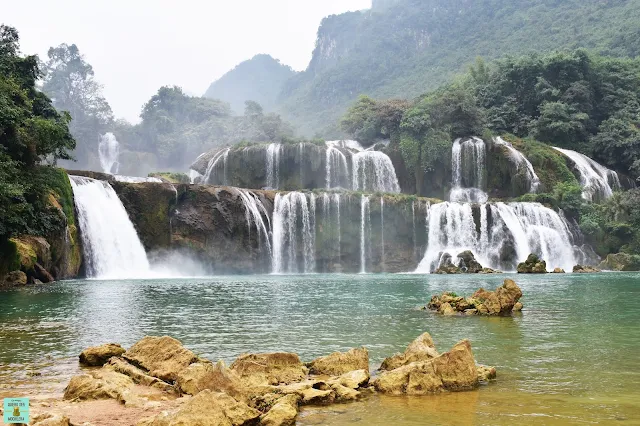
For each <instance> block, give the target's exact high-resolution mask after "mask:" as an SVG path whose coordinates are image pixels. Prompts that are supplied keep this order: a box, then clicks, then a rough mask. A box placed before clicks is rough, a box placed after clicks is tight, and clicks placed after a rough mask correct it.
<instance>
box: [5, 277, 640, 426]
mask: <svg viewBox="0 0 640 426" xmlns="http://www.w3.org/2000/svg"><path fill="white" fill-rule="evenodd" d="M639 278H640V275H638V274H599V275H582V276H579V275H546V276H542V277H540V276H535V277H534V276H517V277H515V279H516V281H517V282H518V284H519V285H520V287H521V288H522V289H523V292H524V294H525V296H524V297H523V302H524V304H525V311H524V312H523V313H522V314H521V315H517V316H514V317H505V318H480V317H472V318H462V317H454V318H449V317H440V316H437V315H434V314H432V313H430V312H425V311H421V310H420V309H419V308H420V307H421V306H424V305H425V304H426V303H427V302H428V300H429V298H430V296H431V295H432V294H435V293H439V292H442V291H445V290H452V291H455V292H456V293H458V294H460V295H463V294H464V295H470V294H472V293H473V292H474V291H475V290H476V289H477V288H478V287H480V286H483V287H485V288H488V289H492V290H493V289H495V287H497V286H498V285H500V284H501V282H502V280H503V279H504V276H482V277H480V276H455V277H447V276H416V275H307V276H249V277H215V278H206V279H193V280H150V281H67V282H62V283H57V284H54V285H50V286H46V285H45V286H37V287H27V288H24V289H19V290H13V291H8V292H3V293H0V394H2V393H3V392H4V393H6V392H9V391H11V390H12V389H14V390H15V389H20V390H25V391H27V390H29V389H31V388H36V389H37V390H39V391H42V390H43V389H45V390H47V389H56V390H59V389H60V386H64V384H63V383H65V382H66V381H67V380H68V377H69V376H70V375H71V374H73V373H75V372H76V369H77V367H76V363H75V356H77V354H78V353H79V352H80V351H81V350H82V349H83V348H85V347H87V346H91V345H96V344H101V343H105V342H118V343H122V344H123V345H125V346H128V345H131V344H132V343H134V342H135V341H137V340H138V339H140V338H141V337H143V336H145V335H150V334H151V335H171V336H174V337H176V338H178V339H180V340H181V341H182V342H183V343H184V344H185V345H186V346H188V347H189V348H190V349H192V350H194V351H195V352H196V353H198V354H200V355H203V356H205V357H207V358H210V359H212V360H217V359H224V360H225V361H227V362H231V361H232V360H233V359H235V357H236V356H238V355H239V354H240V353H243V352H271V351H292V352H297V353H298V354H300V356H301V358H302V359H303V360H310V359H312V358H314V357H316V356H319V355H324V354H327V353H330V352H333V351H336V350H346V349H349V348H351V347H354V346H361V345H364V346H366V347H367V348H368V349H369V350H370V354H371V361H372V367H373V368H375V367H377V366H378V365H379V363H380V362H381V361H382V359H383V358H384V357H386V356H389V355H391V354H392V353H394V352H398V351H402V350H404V348H405V347H406V345H407V344H408V343H409V342H410V341H411V340H413V339H414V338H415V337H416V336H418V335H419V334H421V333H422V332H424V331H428V332H429V333H431V335H432V336H433V338H434V340H435V342H436V345H437V347H438V349H439V350H440V351H445V350H448V349H449V348H450V347H451V346H452V345H453V344H455V343H456V342H457V341H459V340H461V339H463V338H469V339H470V340H471V342H472V345H473V350H474V353H475V356H476V359H477V360H478V361H479V362H481V363H484V364H489V365H495V366H497V367H498V372H499V380H498V382H497V383H495V384H493V385H491V386H487V387H483V388H482V389H481V390H480V391H478V392H471V393H466V394H456V395H448V396H439V397H430V398H426V399H425V398H422V399H416V398H400V399H398V398H391V399H389V398H381V397H376V398H371V399H370V400H368V401H367V402H365V403H360V404H355V405H352V406H340V407H339V409H338V411H335V409H322V410H307V411H305V412H304V413H303V414H304V415H303V416H302V417H301V423H302V424H341V423H344V424H351V423H354V422H359V421H358V420H357V419H360V420H362V421H363V422H365V423H363V424H371V422H372V421H373V422H374V423H376V424H388V422H392V423H396V422H397V421H399V422H400V423H402V424H420V423H419V419H420V418H424V417H421V416H424V415H426V414H427V413H428V414H429V415H430V416H435V415H436V414H435V413H437V412H438V410H440V411H443V410H444V412H448V411H447V410H449V409H444V408H438V407H441V406H442V404H443V403H444V404H445V406H451V407H450V409H451V410H453V411H454V412H456V413H457V416H459V417H460V420H461V423H460V424H467V423H465V421H464V419H465V418H467V417H465V416H466V415H468V416H471V417H469V419H471V420H470V422H471V423H477V422H480V423H484V422H488V423H489V424H491V423H494V422H498V423H508V420H509V419H508V418H505V414H504V413H503V412H505V413H507V414H508V413H512V414H513V415H515V416H518V417H523V416H524V417H526V418H527V419H529V420H530V417H531V418H538V420H540V419H547V420H544V421H543V420H541V421H540V423H541V424H546V423H547V421H550V420H549V419H552V420H554V421H558V422H560V423H562V421H566V420H570V421H573V420H571V419H574V420H575V419H581V420H584V421H591V420H594V419H595V420H614V419H617V420H619V421H623V420H625V419H632V418H633V419H636V420H640V409H639V408H638V401H640V374H639V373H638V371H640V356H638V351H639V350H640V306H638V304H637V303H635V301H636V300H637V299H638V296H640V279H639ZM29 369H36V370H38V371H39V372H41V373H42V374H43V375H42V376H40V377H37V378H29V376H27V375H26V371H28V370H29ZM470 398H471V399H470ZM474 398H475V399H474ZM446 401H448V402H446ZM474 401H475V402H474ZM526 401H528V402H527V403H525V402H526ZM527 404H529V405H527ZM532 404H533V405H532ZM530 405H531V406H533V407H536V408H535V409H531V410H529V409H528V408H526V407H529V406H530ZM456 406H459V407H463V406H464V407H475V408H473V409H471V410H469V409H465V410H462V411H460V410H457V408H456ZM545 407H546V408H545ZM367 413H378V414H376V415H375V417H369V415H367ZM382 413H384V415H387V416H389V417H387V418H386V420H384V421H382V420H376V421H374V420H375V419H378V418H379V419H382V418H385V417H384V415H383V414H382ZM465 413H466V414H465ZM483 413H484V414H483ZM492 413H493V414H492ZM536 413H537V414H539V416H536ZM580 413H582V414H580ZM379 416H382V417H379ZM477 416H479V417H477ZM496 416H497V417H496ZM432 418H433V419H434V422H436V423H437V422H438V421H440V420H437V419H439V418H440V417H437V416H436V417H432ZM442 418H443V419H446V418H447V417H446V416H445V417H442ZM442 421H444V420H442ZM327 422H329V423H327ZM445 423H446V422H445Z"/></svg>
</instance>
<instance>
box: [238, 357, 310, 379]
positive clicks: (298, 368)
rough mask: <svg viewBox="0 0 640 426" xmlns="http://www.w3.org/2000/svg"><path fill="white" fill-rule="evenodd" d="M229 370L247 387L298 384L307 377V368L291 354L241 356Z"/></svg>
mask: <svg viewBox="0 0 640 426" xmlns="http://www.w3.org/2000/svg"><path fill="white" fill-rule="evenodd" d="M230 369H231V370H232V371H233V372H235V373H236V374H237V375H238V376H239V377H240V378H241V379H242V380H244V381H245V383H247V384H248V385H251V386H259V385H278V384H289V383H293V382H299V381H301V380H302V379H303V378H304V377H306V375H307V368H306V367H305V366H304V365H303V364H302V362H301V361H300V358H299V357H298V355H296V354H292V353H284V352H283V353H271V354H243V355H240V356H239V357H238V359H236V360H235V361H234V362H233V364H231V367H230Z"/></svg>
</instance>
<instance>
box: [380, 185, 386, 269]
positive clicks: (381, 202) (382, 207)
mask: <svg viewBox="0 0 640 426" xmlns="http://www.w3.org/2000/svg"><path fill="white" fill-rule="evenodd" d="M380 241H381V244H380V250H381V263H382V271H383V272H384V271H385V269H386V268H385V264H384V261H385V256H384V198H383V197H380Z"/></svg>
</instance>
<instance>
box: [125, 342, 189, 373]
mask: <svg viewBox="0 0 640 426" xmlns="http://www.w3.org/2000/svg"><path fill="white" fill-rule="evenodd" d="M122 357H123V358H124V359H126V360H127V361H129V362H130V363H131V364H133V365H135V366H138V367H140V368H143V369H144V370H146V371H148V372H149V374H150V375H152V376H154V377H157V378H159V379H161V380H164V381H167V382H171V383H173V382H175V381H176V379H177V378H178V373H180V372H181V371H182V370H183V369H185V368H187V367H188V366H189V365H190V364H192V363H194V362H196V361H198V357H197V356H196V354H194V353H193V352H191V351H190V350H189V349H187V348H185V347H184V346H182V344H181V343H180V342H179V341H177V340H176V339H174V338H172V337H168V336H164V337H145V338H143V339H142V340H140V341H139V342H137V343H136V344H135V345H133V346H132V347H131V348H130V349H129V350H128V351H126V352H125V353H124V354H122Z"/></svg>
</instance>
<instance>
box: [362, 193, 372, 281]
mask: <svg viewBox="0 0 640 426" xmlns="http://www.w3.org/2000/svg"><path fill="white" fill-rule="evenodd" d="M369 201H370V200H369V197H368V196H365V195H363V196H362V198H361V200H360V273H361V274H366V273H367V255H368V254H369V252H370V251H371V247H370V244H369V243H370V240H371V238H370V237H371V229H370V228H371V210H370V207H369ZM367 231H368V232H367Z"/></svg>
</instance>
